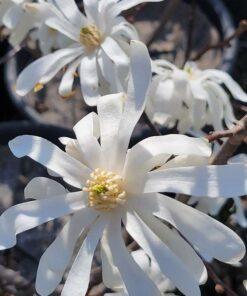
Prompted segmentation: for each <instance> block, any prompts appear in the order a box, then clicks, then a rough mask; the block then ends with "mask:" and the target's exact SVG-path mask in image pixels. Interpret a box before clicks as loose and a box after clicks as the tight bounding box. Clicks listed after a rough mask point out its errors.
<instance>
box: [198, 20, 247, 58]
mask: <svg viewBox="0 0 247 296" xmlns="http://www.w3.org/2000/svg"><path fill="white" fill-rule="evenodd" d="M246 31H247V20H246V19H244V20H242V21H240V23H239V25H238V27H237V29H236V30H235V32H234V33H232V35H230V36H229V37H227V38H226V39H224V40H222V41H220V42H218V43H216V44H208V45H206V46H205V47H204V48H203V49H202V50H201V51H200V52H198V53H197V54H196V55H195V57H193V59H192V60H193V61H197V60H199V59H200V58H201V57H202V56H203V55H204V54H205V53H207V52H208V51H209V50H212V49H222V48H225V47H230V46H231V41H232V40H233V39H235V38H238V37H239V36H240V35H242V34H243V33H244V32H246Z"/></svg>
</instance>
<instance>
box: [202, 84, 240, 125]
mask: <svg viewBox="0 0 247 296" xmlns="http://www.w3.org/2000/svg"><path fill="white" fill-rule="evenodd" d="M204 85H206V87H208V88H210V90H211V92H212V93H214V96H215V97H216V98H217V99H218V100H221V101H222V104H223V105H224V108H223V118H224V121H225V123H226V125H227V127H228V128H232V126H233V124H234V123H235V122H236V121H237V119H236V117H235V115H234V112H233V107H232V104H231V102H230V98H229V95H228V94H227V93H226V91H225V90H224V89H223V88H222V87H221V85H219V84H217V83H216V82H215V81H210V80H206V81H205V82H204ZM213 99H215V98H213ZM212 109H213V106H212ZM214 114H216V115H217V114H218V113H217V112H214Z"/></svg>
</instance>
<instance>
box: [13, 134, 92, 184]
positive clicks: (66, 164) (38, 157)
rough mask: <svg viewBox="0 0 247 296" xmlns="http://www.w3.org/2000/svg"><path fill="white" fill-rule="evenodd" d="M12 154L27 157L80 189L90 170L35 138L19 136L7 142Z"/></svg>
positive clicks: (47, 142) (52, 145)
mask: <svg viewBox="0 0 247 296" xmlns="http://www.w3.org/2000/svg"><path fill="white" fill-rule="evenodd" d="M9 147H10V150H11V151H12V153H13V154H14V155H15V156H16V157H18V158H21V157H23V156H28V157H30V158H32V159H33V160H35V161H37V162H39V163H40V164H42V165H44V166H46V167H47V168H49V169H51V170H52V171H54V172H56V173H57V174H59V175H60V176H61V177H63V178H64V180H65V182H67V183H68V184H70V185H72V186H74V187H77V188H82V186H83V184H84V182H85V181H86V180H87V179H88V175H89V174H90V172H91V170H90V169H89V168H87V167H86V166H84V165H83V164H82V163H80V162H79V161H77V160H76V159H74V158H72V157H71V156H69V155H68V154H67V153H65V152H64V151H62V150H61V149H59V148H58V147H57V146H56V145H54V144H52V143H51V142H49V141H47V140H45V139H43V138H40V137H36V136H19V137H17V138H15V139H14V140H12V141H10V142H9Z"/></svg>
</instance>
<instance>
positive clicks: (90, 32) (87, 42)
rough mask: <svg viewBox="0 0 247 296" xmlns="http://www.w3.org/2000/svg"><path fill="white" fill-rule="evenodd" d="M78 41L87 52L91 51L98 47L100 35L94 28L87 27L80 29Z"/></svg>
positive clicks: (100, 39)
mask: <svg viewBox="0 0 247 296" xmlns="http://www.w3.org/2000/svg"><path fill="white" fill-rule="evenodd" d="M79 39H80V42H81V43H82V44H83V45H84V46H85V47H86V49H87V50H89V51H93V50H95V49H96V48H98V47H99V46H100V44H101V42H102V35H101V33H100V30H99V29H98V28H97V27H96V26H94V25H89V26H87V27H83V28H81V31H80V36H79Z"/></svg>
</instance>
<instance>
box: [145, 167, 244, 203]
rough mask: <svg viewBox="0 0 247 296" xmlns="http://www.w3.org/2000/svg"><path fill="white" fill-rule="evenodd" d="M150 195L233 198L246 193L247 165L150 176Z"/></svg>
mask: <svg viewBox="0 0 247 296" xmlns="http://www.w3.org/2000/svg"><path fill="white" fill-rule="evenodd" d="M144 192H145V193H149V192H174V193H183V194H188V195H195V196H208V197H227V198H229V197H232V196H241V195H245V194H246V193H247V165H242V164H232V165H222V166H201V167H185V168H183V167H182V168H172V169H166V170H163V171H153V172H150V173H149V174H148V177H147V181H146V184H145V188H144Z"/></svg>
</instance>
